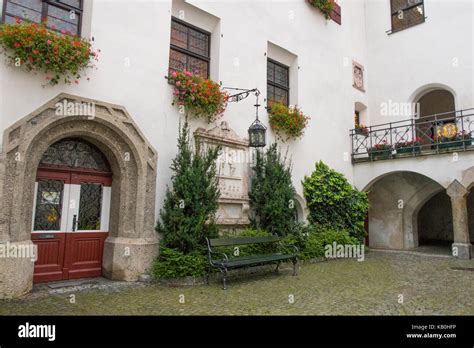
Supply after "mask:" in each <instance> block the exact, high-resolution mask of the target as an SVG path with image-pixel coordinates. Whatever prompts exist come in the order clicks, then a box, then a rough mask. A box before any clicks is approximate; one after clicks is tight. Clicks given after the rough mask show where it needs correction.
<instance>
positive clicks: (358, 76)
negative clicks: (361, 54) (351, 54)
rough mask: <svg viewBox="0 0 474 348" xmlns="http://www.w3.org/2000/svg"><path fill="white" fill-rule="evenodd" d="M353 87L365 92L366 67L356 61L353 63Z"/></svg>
mask: <svg viewBox="0 0 474 348" xmlns="http://www.w3.org/2000/svg"><path fill="white" fill-rule="evenodd" d="M352 86H353V87H354V88H356V89H358V90H360V91H362V92H365V88H364V67H363V66H362V65H361V64H359V63H357V62H354V61H353V62H352Z"/></svg>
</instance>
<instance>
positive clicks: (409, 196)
mask: <svg viewBox="0 0 474 348" xmlns="http://www.w3.org/2000/svg"><path fill="white" fill-rule="evenodd" d="M364 191H368V192H369V213H368V221H367V222H366V227H367V228H368V239H369V245H370V247H373V248H381V249H413V248H416V247H418V245H419V228H420V225H419V211H420V209H421V207H423V206H424V205H425V203H426V202H427V201H429V200H430V199H431V198H432V197H433V196H435V195H436V194H437V193H439V192H441V191H444V192H445V190H444V187H443V186H441V185H440V184H439V183H437V182H436V181H434V180H433V179H431V178H429V177H427V176H425V175H422V174H419V173H415V172H411V171H395V172H390V173H386V174H384V175H382V176H380V177H378V178H376V179H375V180H373V181H372V182H371V183H370V184H369V185H368V186H367V187H366V188H365V189H364ZM446 213H447V214H451V211H450V210H448V211H447V212H446ZM421 228H424V226H421Z"/></svg>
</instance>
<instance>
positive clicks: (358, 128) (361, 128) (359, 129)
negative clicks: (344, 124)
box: [354, 123, 369, 137]
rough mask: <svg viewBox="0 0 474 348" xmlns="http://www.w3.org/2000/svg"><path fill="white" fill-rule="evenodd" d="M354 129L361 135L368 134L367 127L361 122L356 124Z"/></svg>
mask: <svg viewBox="0 0 474 348" xmlns="http://www.w3.org/2000/svg"><path fill="white" fill-rule="evenodd" d="M354 131H355V134H359V135H363V136H366V137H367V136H368V135H369V128H367V127H366V126H364V125H363V124H362V123H360V124H356V125H355V128H354Z"/></svg>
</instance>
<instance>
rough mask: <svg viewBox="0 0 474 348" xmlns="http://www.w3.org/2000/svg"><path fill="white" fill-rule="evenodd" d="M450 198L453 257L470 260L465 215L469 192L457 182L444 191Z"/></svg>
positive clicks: (466, 215)
mask: <svg viewBox="0 0 474 348" xmlns="http://www.w3.org/2000/svg"><path fill="white" fill-rule="evenodd" d="M446 193H447V194H448V196H449V197H450V198H451V205H452V210H453V231H454V243H453V246H452V247H453V255H454V256H457V257H458V258H460V259H470V258H471V255H472V245H471V242H470V237H469V222H468V214H467V195H468V193H469V191H468V190H467V189H466V188H465V187H464V186H463V185H462V184H461V183H460V182H459V181H457V180H454V181H453V182H452V183H451V184H450V185H449V186H448V188H447V189H446Z"/></svg>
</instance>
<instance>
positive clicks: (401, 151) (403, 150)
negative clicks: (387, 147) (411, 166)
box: [397, 145, 421, 155]
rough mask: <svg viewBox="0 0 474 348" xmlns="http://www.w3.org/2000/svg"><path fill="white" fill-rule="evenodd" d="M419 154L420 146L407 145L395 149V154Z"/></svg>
mask: <svg viewBox="0 0 474 348" xmlns="http://www.w3.org/2000/svg"><path fill="white" fill-rule="evenodd" d="M412 153H415V154H419V153H421V146H420V145H416V146H407V147H400V148H398V149H397V155H402V154H412Z"/></svg>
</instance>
